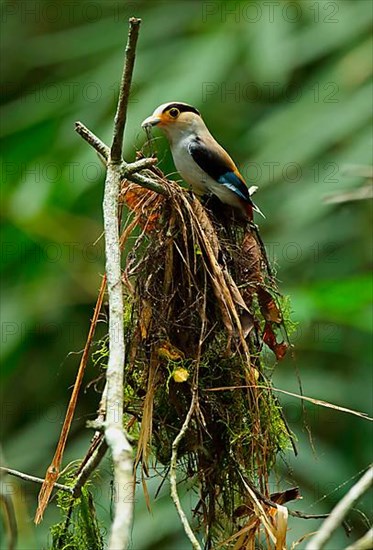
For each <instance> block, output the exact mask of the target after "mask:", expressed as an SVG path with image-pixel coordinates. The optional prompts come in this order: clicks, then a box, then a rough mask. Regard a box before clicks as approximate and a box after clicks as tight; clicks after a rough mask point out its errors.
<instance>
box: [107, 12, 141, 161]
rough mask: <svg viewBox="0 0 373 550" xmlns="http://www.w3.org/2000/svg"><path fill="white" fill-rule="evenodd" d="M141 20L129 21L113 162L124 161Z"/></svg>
mask: <svg viewBox="0 0 373 550" xmlns="http://www.w3.org/2000/svg"><path fill="white" fill-rule="evenodd" d="M140 23H141V19H137V18H136V17H131V19H130V20H129V31H128V39H127V46H126V53H125V62H124V67H123V74H122V81H121V83H120V91H119V99H118V106H117V112H116V115H115V120H114V133H113V143H112V146H111V160H112V162H113V163H119V162H121V160H122V142H123V134H124V127H125V125H126V118H127V106H128V99H129V96H130V89H131V81H132V73H133V67H134V64H135V56H136V44H137V38H138V36H139V30H140Z"/></svg>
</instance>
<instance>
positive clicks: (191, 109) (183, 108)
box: [163, 103, 201, 116]
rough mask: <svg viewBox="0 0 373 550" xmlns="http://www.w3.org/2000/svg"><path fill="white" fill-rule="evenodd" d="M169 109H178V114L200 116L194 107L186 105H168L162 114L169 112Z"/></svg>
mask: <svg viewBox="0 0 373 550" xmlns="http://www.w3.org/2000/svg"><path fill="white" fill-rule="evenodd" d="M171 109H178V111H179V112H180V113H195V114H196V115H199V116H201V113H200V112H199V111H198V110H197V109H196V108H195V107H192V105H188V104H186V103H170V104H168V105H167V107H165V109H163V113H166V112H167V111H168V112H170V110H171Z"/></svg>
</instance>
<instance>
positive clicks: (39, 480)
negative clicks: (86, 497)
mask: <svg viewBox="0 0 373 550" xmlns="http://www.w3.org/2000/svg"><path fill="white" fill-rule="evenodd" d="M0 471H1V472H5V473H6V474H9V475H10V476H14V477H19V478H20V479H23V480H24V481H32V482H33V483H39V484H40V485H42V484H43V483H44V479H42V478H41V477H35V476H30V475H28V474H24V473H23V472H19V471H18V470H12V469H11V468H4V466H1V467H0ZM54 487H55V488H56V489H60V490H61V491H66V492H67V493H71V494H72V492H73V488H72V487H68V486H67V485H61V483H55V484H54Z"/></svg>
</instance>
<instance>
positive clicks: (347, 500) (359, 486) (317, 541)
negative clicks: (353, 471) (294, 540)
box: [306, 466, 373, 550]
mask: <svg viewBox="0 0 373 550" xmlns="http://www.w3.org/2000/svg"><path fill="white" fill-rule="evenodd" d="M372 484H373V466H370V467H369V469H368V470H367V471H366V472H365V474H364V475H363V476H362V477H361V478H360V479H359V481H358V482H357V483H355V485H353V486H352V487H351V489H350V490H349V491H348V493H347V494H346V495H345V496H344V497H343V498H342V499H341V500H340V501H339V502H338V504H337V505H336V506H335V508H334V509H333V510H332V512H331V514H330V515H329V517H328V518H327V519H326V520H325V521H324V523H323V524H322V525H321V527H320V529H319V531H318V532H317V533H316V535H315V536H314V537H313V539H312V540H310V542H309V543H308V544H307V546H306V550H320V549H321V548H324V546H325V544H326V542H327V541H328V540H329V539H330V537H331V536H332V534H333V532H334V531H335V530H336V529H337V527H338V526H339V525H340V524H341V522H342V520H343V518H344V517H345V515H346V514H347V512H348V511H349V509H350V508H351V507H352V506H353V505H354V503H355V502H356V501H357V500H358V499H359V498H360V497H361V495H363V494H364V493H365V492H366V491H367V490H368V489H369V488H370V487H371V486H372Z"/></svg>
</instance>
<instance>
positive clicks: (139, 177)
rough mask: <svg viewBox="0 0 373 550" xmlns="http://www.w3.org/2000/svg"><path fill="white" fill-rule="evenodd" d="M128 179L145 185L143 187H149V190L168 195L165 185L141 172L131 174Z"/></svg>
mask: <svg viewBox="0 0 373 550" xmlns="http://www.w3.org/2000/svg"><path fill="white" fill-rule="evenodd" d="M128 179H130V180H131V181H133V182H134V183H137V184H138V185H141V187H145V189H150V191H154V192H155V193H159V194H160V195H165V196H167V195H168V193H167V190H166V188H165V187H163V185H160V184H159V183H157V182H156V181H154V180H152V179H151V178H149V177H147V176H144V175H143V174H139V173H137V174H131V175H130V176H129V177H128Z"/></svg>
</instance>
